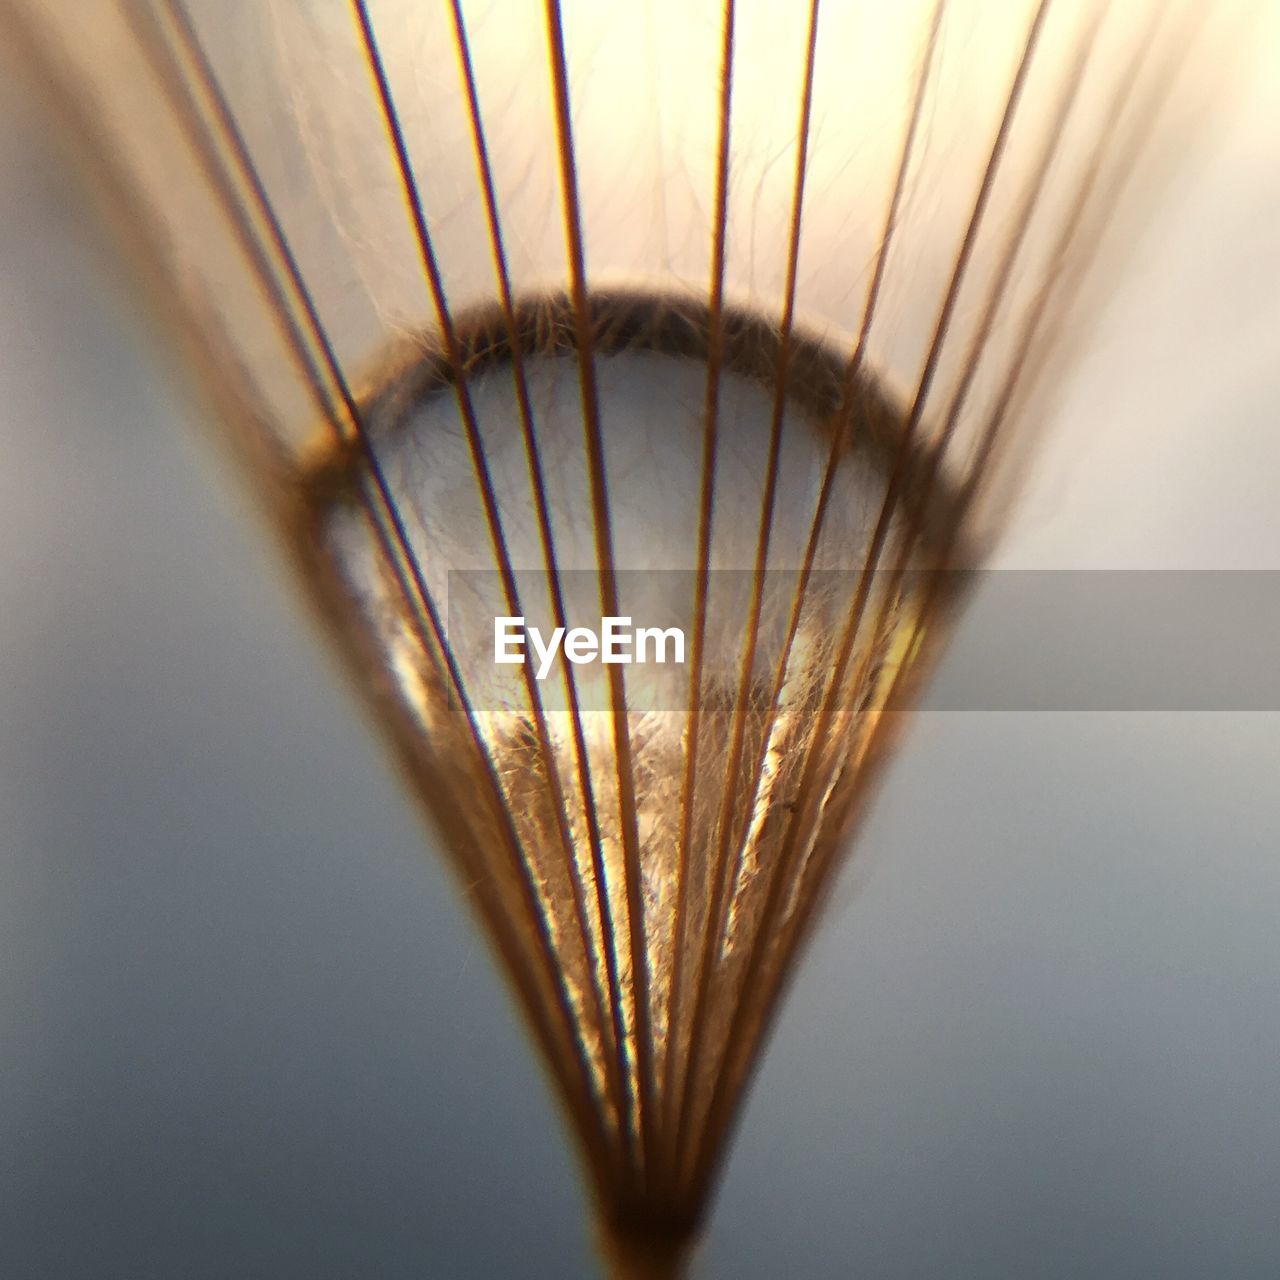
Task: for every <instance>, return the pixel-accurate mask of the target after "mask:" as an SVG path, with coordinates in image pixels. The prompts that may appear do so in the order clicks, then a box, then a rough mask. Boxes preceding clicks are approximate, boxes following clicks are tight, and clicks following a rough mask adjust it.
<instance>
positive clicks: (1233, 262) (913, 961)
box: [0, 94, 1280, 1280]
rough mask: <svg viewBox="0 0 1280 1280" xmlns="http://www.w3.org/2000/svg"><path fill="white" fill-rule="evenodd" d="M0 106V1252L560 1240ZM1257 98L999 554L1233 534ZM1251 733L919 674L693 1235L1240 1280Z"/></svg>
mask: <svg viewBox="0 0 1280 1280" xmlns="http://www.w3.org/2000/svg"><path fill="white" fill-rule="evenodd" d="M1273 97H1274V94H1273ZM1272 105H1273V106H1274V105H1275V103H1274V102H1273V103H1272ZM11 120H12V117H11ZM0 132H2V133H3V147H2V150H0V174H2V175H3V176H2V179H0V288H2V290H3V294H2V295H0V1276H4V1277H5V1278H6V1280H45V1278H46V1277H47V1278H50V1280H52V1278H55V1277H56V1278H59V1280H82V1278H83V1280H175V1278H178V1277H182V1278H188V1277H190V1278H191V1280H197V1278H203V1277H219V1278H228V1280H231V1278H235V1280H251V1278H257V1277H264V1278H265V1277H272V1278H274V1280H283V1278H286V1277H306V1278H307V1280H325V1278H328V1277H356V1276H370V1277H381V1278H383V1280H399V1278H401V1277H405V1278H408V1277H415V1278H420V1277H424V1276H431V1277H442V1278H447V1280H464V1278H475V1280H481V1278H488V1277H507V1276H511V1277H547V1278H562V1277H563V1278H566V1280H568V1278H570V1277H575V1276H588V1275H591V1274H593V1266H594V1264H593V1260H592V1258H593V1255H592V1246H591V1239H590V1234H589V1231H588V1229H587V1227H586V1226H585V1225H584V1215H583V1203H582V1198H581V1195H580V1192H579V1189H578V1185H577V1181H576V1171H575V1169H574V1167H573V1166H572V1163H571V1161H570V1159H569V1157H568V1155H567V1153H566V1146H565V1143H564V1142H563V1141H562V1135H561V1133H560V1130H559V1127H558V1117H557V1116H556V1114H555V1113H554V1111H553V1109H552V1107H551V1106H550V1104H549V1102H548V1097H547V1093H546V1090H545V1089H544V1087H543V1082H542V1080H541V1078H540V1076H539V1073H538V1070H537V1069H536V1068H535V1066H534V1065H533V1062H532V1058H531V1056H530V1054H529V1053H528V1052H527V1051H526V1047H525V1045H524V1043H523V1041H522V1037H521V1034H520V1031H519V1028H518V1027H517V1025H516V1023H515V1020H514V1019H513V1017H512V1015H511V1012H510V1009H509V1005H508V1001H507V998H506V995H505V992H504V990H503V988H502V986H501V984H500V982H499V980H498V979H497V977H496V976H495V973H494V971H493V968H492V966H491V964H490V961H489V958H488V955H487V953H486V951H485V948H484V946H483V944H482V943H481V942H480V941H479V939H478V936H477V934H476V933H475V931H474V930H473V928H472V926H471V923H470V921H469V920H468V919H467V918H466V916H465V913H464V911H463V909H462V907H461V906H460V903H459V900H458V897H457V895H456V894H455V892H454V889H453V886H452V885H451V884H450V883H449V881H448V879H447V877H446V875H445V873H444V871H443V868H442V866H441V865H440V864H439V863H438V862H437V861H436V859H435V858H434V857H433V856H432V855H431V851H430V848H429V841H424V839H423V835H422V833H421V831H420V830H419V827H418V825H417V822H416V820H415V818H414V816H413V815H412V813H411V812H410V809H409V806H408V804H407V803H406V802H405V800H404V799H403V798H402V797H401V795H400V794H399V792H398V791H397V789H396V786H395V785H394V782H393V780H392V778H391V775H390V771H389V770H388V769H387V768H386V764H385V761H384V759H383V755H382V751H381V749H380V747H379V745H378V744H377V743H376V741H375V740H374V736H373V734H372V732H371V731H370V729H369V727H368V726H367V725H366V724H365V722H364V721H363V719H362V718H361V717H360V715H359V714H358V713H357V708H356V702H355V699H354V698H353V697H352V696H351V695H350V694H349V693H348V691H347V690H346V688H345V686H344V685H343V684H342V682H341V681H340V680H339V679H337V678H336V674H337V673H336V666H335V664H334V663H333V662H331V660H330V658H329V656H328V654H327V652H326V651H325V650H324V648H323V646H322V644H321V642H320V640H319V638H318V637H317V636H316V635H315V634H314V633H313V632H312V630H311V629H310V628H309V626H308V625H306V621H305V615H304V614H303V612H302V610H301V609H300V608H299V607H298V603H297V601H296V600H295V597H294V594H293V590H292V587H291V586H290V584H289V583H288V581H287V579H286V577H285V575H284V574H283V572H282V567H281V565H280V563H279V560H278V558H277V557H275V556H274V555H273V554H272V548H271V547H270V545H269V541H268V539H267V538H266V537H265V536H264V532H263V527H262V525H261V522H260V521H259V520H258V517H257V514H256V512H254V511H253V510H252V508H251V504H250V503H249V502H248V500H247V499H246V498H245V497H244V495H243V494H242V493H241V491H240V490H239V488H238V487H237V486H236V485H235V484H234V483H233V479H232V477H231V475H230V469H229V467H227V466H226V465H224V459H223V457H222V455H221V453H220V451H219V447H218V445H217V443H216V441H215V439H214V436H213V433H211V432H210V431H209V430H208V429H207V426H206V424H205V423H204V422H203V421H202V420H201V419H200V416H199V414H198V413H197V411H196V410H195V409H194V408H193V407H192V403H191V400H190V399H189V397H188V395H187V392H186V388H185V385H184V384H183V383H182V381H181V379H180V378H179V377H178V376H177V375H176V374H175V373H173V372H172V370H171V369H170V368H169V366H168V365H167V364H166V363H165V362H164V361H163V360H162V359H161V356H160V355H159V354H158V351H157V342H156V339H155V336H154V335H153V334H152V333H150V332H149V331H148V330H147V329H146V327H145V324H144V322H143V321H142V319H141V318H140V316H139V314H138V312H137V309H136V308H135V307H133V306H132V305H131V304H130V303H129V301H128V299H127V298H126V297H124V296H123V295H121V293H120V292H119V291H118V290H117V288H116V287H115V281H114V279H113V278H112V276H111V273H110V271H109V270H108V269H107V268H106V267H104V261H105V258H104V255H103V253H102V246H101V245H100V244H99V243H98V242H97V241H96V239H95V236H94V234H93V233H91V232H90V231H89V230H87V229H86V227H85V225H84V224H83V222H82V219H81V217H80V215H79V214H78V213H77V212H76V211H77V209H78V205H77V202H76V199H75V191H74V189H73V187H72V186H71V184H70V182H69V179H68V178H67V176H66V175H65V174H63V173H60V172H59V171H58V169H57V168H56V167H55V166H54V165H53V164H52V162H51V161H50V160H49V159H48V158H47V157H46V156H45V154H44V152H43V149H42V147H41V145H40V139H39V137H38V135H37V134H35V133H33V132H32V131H31V129H30V127H29V125H27V124H24V123H23V122H22V121H21V120H12V123H11V127H9V128H8V129H7V130H4V131H0ZM1269 137H1271V134H1270V133H1268V132H1266V131H1265V130H1264V131H1262V132H1260V133H1250V132H1249V131H1248V130H1247V129H1246V130H1244V131H1243V132H1241V133H1240V134H1239V136H1237V137H1236V138H1235V140H1234V141H1231V140H1230V139H1228V140H1227V144H1226V145H1224V147H1223V149H1222V153H1221V154H1220V155H1219V156H1218V158H1217V160H1216V161H1215V163H1216V164H1217V165H1218V170H1217V172H1216V177H1215V176H1214V175H1213V174H1211V175H1210V178H1209V179H1207V180H1204V181H1202V182H1201V183H1200V184H1199V185H1197V186H1196V187H1195V188H1194V189H1193V190H1189V191H1184V192H1183V193H1182V196H1181V203H1180V204H1179V205H1178V206H1177V208H1176V209H1175V210H1174V211H1173V212H1172V213H1170V214H1169V215H1168V217H1166V219H1165V222H1166V225H1164V226H1163V228H1162V229H1161V231H1160V233H1159V235H1155V236H1153V237H1151V238H1150V239H1149V240H1148V241H1147V242H1145V243H1144V246H1143V247H1142V248H1141V249H1140V251H1139V253H1138V256H1137V260H1136V265H1135V274H1134V280H1135V282H1136V283H1135V284H1134V287H1133V289H1132V290H1131V292H1130V294H1128V295H1125V296H1124V297H1122V298H1120V299H1118V300H1117V302H1116V304H1115V305H1114V306H1113V307H1112V308H1111V310H1110V312H1109V313H1108V315H1107V318H1106V322H1105V323H1104V324H1103V325H1101V326H1100V327H1099V330H1098V332H1097V333H1096V334H1095V335H1094V336H1093V340H1092V341H1091V343H1090V345H1089V349H1088V351H1087V352H1086V356H1085V361H1084V364H1083V365H1082V368H1081V372H1080V376H1079V377H1078V378H1077V380H1076V382H1075V383H1074V384H1073V388H1072V391H1071V393H1070V395H1069V397H1068V398H1067V401H1066V403H1065V404H1064V412H1063V422H1062V425H1061V428H1060V430H1059V432H1058V434H1057V437H1056V443H1055V444H1054V445H1052V446H1051V447H1050V448H1049V449H1048V451H1047V454H1046V457H1045V459H1044V466H1043V468H1042V472H1041V474H1042V476H1043V477H1044V479H1043V480H1042V482H1041V483H1040V484H1039V485H1038V487H1037V488H1036V490H1035V491H1034V492H1033V494H1032V495H1031V497H1030V498H1029V499H1028V501H1027V504H1026V514H1025V515H1024V516H1023V517H1022V518H1021V520H1020V521H1019V524H1018V527H1017V528H1016V530H1015V534H1014V537H1013V538H1012V540H1011V542H1010V544H1009V546H1008V549H1007V552H1006V554H1005V556H1004V560H1003V563H1007V564H1011V565H1018V566H1020V567H1045V566H1064V565H1069V566H1072V567H1083V568H1097V567H1107V568H1114V567H1137V566H1142V567H1173V566H1176V567H1202V568H1203V567H1255V568H1259V567H1260V568H1280V516H1278V515H1277V511H1276V507H1275V496H1274V495H1275V491H1276V477H1277V475H1280V469H1278V467H1277V463H1278V462H1280V439H1278V437H1280V432H1277V431H1276V417H1277V409H1278V408H1280V374H1277V373H1276V371H1275V369H1274V367H1273V366H1274V362H1275V359H1276V352H1277V351H1278V350H1280V326H1278V325H1277V323H1276V321H1277V315H1278V314H1280V310H1278V304H1277V295H1278V294H1280V272H1277V269H1276V268H1277V262H1276V260H1275V258H1274V257H1270V258H1265V259H1263V260H1260V259H1259V256H1258V255H1259V251H1260V247H1261V246H1264V245H1267V244H1271V245H1274V238H1273V235H1272V233H1271V232H1270V228H1271V226H1272V223H1271V221H1270V219H1271V217H1272V215H1273V214H1274V212H1275V211H1276V209H1277V208H1280V200H1277V199H1276V197H1277V194H1278V193H1280V177H1277V173H1278V172H1280V166H1277V165H1276V163H1275V159H1276V158H1275V155H1274V154H1272V153H1270V152H1268V151H1267V150H1266V149H1265V148H1264V147H1263V146H1262V143H1261V142H1260V141H1259V139H1263V140H1265V139H1267V138H1269ZM1233 148H1234V149H1233ZM1268 210H1269V212H1268ZM1206 259H1208V261H1209V263H1210V272H1211V278H1212V279H1213V280H1214V281H1216V286H1217V287H1215V289H1214V290H1213V291H1212V292H1211V293H1210V294H1209V295H1207V297H1206V296H1205V295H1203V294H1199V293H1196V292H1195V289H1196V281H1200V282H1203V280H1204V276H1205V271H1206V265H1205V264H1206ZM1184 268H1185V271H1184V270H1183V269H1184ZM1126 299H1127V301H1126ZM1189 300H1191V301H1192V305H1187V304H1188V301H1189ZM981 607H982V603H981V600H979V601H978V602H977V605H976V609H977V610H978V614H977V615H975V616H980V611H981ZM1102 640H1103V641H1104V642H1105V637H1103V638H1102ZM1221 660H1222V661H1223V662H1224V663H1229V662H1231V661H1232V654H1231V653H1230V652H1229V651H1228V652H1224V653H1223V654H1222V655H1221ZM1151 661H1152V662H1158V661H1159V654H1158V653H1153V654H1152V655H1151ZM1278 776H1280V717H1277V716H1275V715H1271V714H1239V713H1237V714H1209V713H1194V714H1192V713H1181V714H1167V713H1165V714H1156V713H1124V714H1120V713H1088V714H1078V713H1077V714H1073V713H1054V714H1036V713H1020V714H995V713H981V712H961V711H950V712H943V711H937V712H931V713H929V714H926V715H922V716H921V717H919V718H918V720H917V721H916V723H915V725H914V728H913V731H912V733H911V735H910V737H909V740H908V742H907V744H906V747H905V749H904V750H903V752H902V754H901V758H900V759H899V760H898V761H897V763H896V765H895V767H894V769H893V770H892V773H891V776H890V779H889V782H888V785H887V786H886V787H885V789H884V791H883V792H882V794H881V795H880V797H879V800H878V803H877V805H876V808H875V812H874V815H873V818H872V820H871V822H870V824H869V826H868V828H867V830H866V832H865V837H864V839H863V842H862V846H861V850H862V852H861V854H860V857H859V859H858V861H857V862H856V863H855V864H854V866H853V868H852V871H851V874H850V875H848V876H847V877H846V879H845V882H844V886H843V888H842V891H841V892H840V893H839V895H838V896H837V900H836V902H835V904H834V910H833V911H832V912H831V913H830V915H829V918H828V920H827V922H826V926H825V928H824V930H823V931H822V933H821V935H820V937H819V939H818V942H817V944H816V946H815V947H814V948H813V950H812V952H811V954H810V956H809V958H808V961H807V964H806V966H805V970H804V972H803V974H802V975H801V978H800V981H799V982H798V983H797V985H796V987H795V990H794V992H793V995H792V998H791V1000H790V1003H789V1005H788V1007H787V1010H786V1014H785V1016H784V1017H783V1019H782V1022H781V1025H780V1027H779V1028H778V1032H777V1035H776V1036H775V1039H774V1042H773V1045H772V1048H771V1050H770V1053H769V1055H768V1059H767V1061H766V1063H765V1066H764V1069H763V1071H762V1072H761V1074H760V1077H759V1080H758V1083H757V1087H756V1089H755V1091H754V1094H753V1095H752V1098H751V1102H750V1105H749V1107H748V1109H747V1114H746V1116H745V1118H744V1123H743V1125H742V1127H741V1130H740V1137H739V1140H738V1141H737V1144H736V1148H735V1150H734V1152H733V1154H732V1158H731V1161H730V1163H729V1168H728V1176H727V1178H726V1180H725V1183H724V1186H723V1191H722V1194H721V1196H720V1199H719V1202H718V1204H717V1206H716V1210H715V1214H714V1216H713V1220H712V1228H711V1231H710V1233H709V1236H708V1239H707V1242H706V1244H705V1246H704V1248H703V1250H702V1253H701V1255H700V1270H699V1274H700V1275H702V1276H706V1277H725V1278H728V1277H733V1278H735V1280H737V1278H742V1280H746V1278H747V1277H776V1276H781V1275H787V1276H795V1277H842V1276H846V1275H857V1276H859V1277H864V1278H866V1280H889V1278H890V1277H925V1276H927V1277H932V1276H940V1277H941V1276H945V1277H1001V1276H1019V1277H1025V1276H1035V1277H1045V1278H1048V1277H1064V1278H1065V1277H1080V1276H1091V1277H1116V1278H1119V1277H1132V1276H1161V1277H1166V1278H1173V1277H1188V1278H1190V1277H1207V1276H1214V1277H1222V1278H1231V1280H1245V1278H1253V1277H1257V1278H1259V1280H1261V1278H1262V1277H1274V1276H1276V1275H1278V1274H1280V1218H1278V1215H1277V1212H1276V1205H1277V1202H1278V1199H1280V1072H1278V1071H1277V1063H1278V1062H1280V998H1278V993H1280V929H1278V928H1277V921H1278V920H1280V856H1278V852H1280V851H1278V849H1277V845H1278V844H1280V841H1278V840H1277V835H1278V833H1280V789H1278V788H1277V786H1276V779H1277V777H1278Z"/></svg>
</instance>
